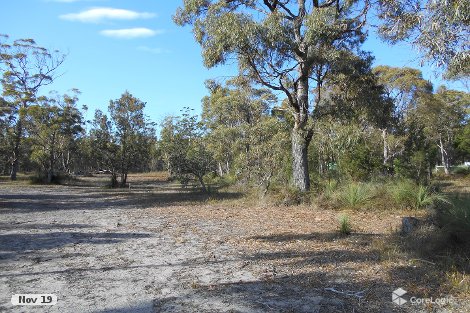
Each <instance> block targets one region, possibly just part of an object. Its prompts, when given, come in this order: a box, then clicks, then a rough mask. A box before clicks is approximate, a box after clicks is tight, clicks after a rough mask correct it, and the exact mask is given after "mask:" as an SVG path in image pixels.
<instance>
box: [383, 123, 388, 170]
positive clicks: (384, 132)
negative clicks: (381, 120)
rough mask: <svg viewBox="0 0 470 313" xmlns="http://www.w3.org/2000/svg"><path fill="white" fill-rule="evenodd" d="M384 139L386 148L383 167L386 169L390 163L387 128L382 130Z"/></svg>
mask: <svg viewBox="0 0 470 313" xmlns="http://www.w3.org/2000/svg"><path fill="white" fill-rule="evenodd" d="M382 138H383V148H384V153H383V165H384V166H385V168H386V167H387V163H388V145H387V129H386V128H384V129H382Z"/></svg>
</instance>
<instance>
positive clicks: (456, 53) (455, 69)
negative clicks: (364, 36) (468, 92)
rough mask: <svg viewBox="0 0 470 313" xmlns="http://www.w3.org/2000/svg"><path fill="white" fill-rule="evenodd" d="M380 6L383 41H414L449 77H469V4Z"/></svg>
mask: <svg viewBox="0 0 470 313" xmlns="http://www.w3.org/2000/svg"><path fill="white" fill-rule="evenodd" d="M378 5H379V6H378V12H379V17H380V18H381V19H382V22H383V23H382V24H381V25H380V27H379V33H380V34H381V35H382V37H383V38H385V39H386V40H389V41H391V42H397V41H401V40H406V41H410V42H411V43H413V45H414V46H417V47H418V48H419V49H420V50H421V52H422V58H423V59H424V60H426V61H429V62H431V63H434V64H436V65H437V66H439V67H442V68H443V69H444V70H445V71H447V73H446V74H447V77H451V78H459V77H465V76H468V75H469V55H468V42H467V37H468V16H469V13H470V7H469V5H468V2H466V1H453V2H451V3H449V2H446V1H433V0H426V1H420V2H419V5H416V4H415V3H414V2H411V1H405V0H381V1H379V2H378Z"/></svg>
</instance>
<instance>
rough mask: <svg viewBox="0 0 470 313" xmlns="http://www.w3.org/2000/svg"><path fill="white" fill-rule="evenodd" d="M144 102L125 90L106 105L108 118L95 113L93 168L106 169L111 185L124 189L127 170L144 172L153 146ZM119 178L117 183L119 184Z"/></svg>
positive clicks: (92, 133)
mask: <svg viewBox="0 0 470 313" xmlns="http://www.w3.org/2000/svg"><path fill="white" fill-rule="evenodd" d="M144 108H145V103H144V102H142V101H141V100H139V99H138V98H135V97H134V96H132V94H130V93H129V92H128V91H126V92H125V93H123V94H122V96H121V97H120V98H119V99H117V100H111V101H110V103H109V106H108V111H109V115H110V117H109V118H108V116H107V115H105V114H104V113H103V112H101V111H100V110H97V111H96V112H95V118H94V121H93V128H92V130H91V131H90V137H91V138H92V142H91V143H90V145H91V153H92V157H91V159H93V160H94V162H93V163H94V164H93V165H94V168H95V169H105V170H109V171H110V172H111V173H112V174H111V185H112V186H113V187H117V186H118V185H119V186H120V187H125V186H126V183H127V175H128V173H129V172H130V171H143V170H147V169H148V168H146V166H147V164H149V161H150V152H151V146H152V145H154V144H155V135H154V129H153V124H152V123H151V122H149V121H148V119H147V117H146V116H145V114H144ZM118 176H119V177H120V181H119V183H118V180H117V178H118Z"/></svg>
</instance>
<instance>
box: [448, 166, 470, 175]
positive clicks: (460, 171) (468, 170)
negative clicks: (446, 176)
mask: <svg viewBox="0 0 470 313" xmlns="http://www.w3.org/2000/svg"><path fill="white" fill-rule="evenodd" d="M452 174H455V175H469V174H470V166H458V167H457V168H455V169H453V170H452Z"/></svg>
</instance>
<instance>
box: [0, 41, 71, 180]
mask: <svg viewBox="0 0 470 313" xmlns="http://www.w3.org/2000/svg"><path fill="white" fill-rule="evenodd" d="M64 60H65V55H63V54H61V53H60V52H58V51H49V50H47V49H46V48H43V47H40V46H38V45H37V44H36V42H35V41H34V40H33V39H18V40H14V41H13V42H12V43H9V42H8V36H6V35H1V36H0V68H1V70H2V72H3V73H2V78H1V83H2V89H3V96H4V97H5V98H6V99H7V100H8V101H9V102H10V103H11V104H12V106H11V110H12V114H13V116H14V125H13V129H14V130H13V137H14V139H13V145H12V151H10V155H11V157H10V159H11V173H10V177H11V179H12V180H14V179H16V174H17V172H18V166H19V157H20V145H21V141H22V139H23V135H24V125H23V119H24V114H25V112H24V111H25V110H26V109H27V108H28V107H29V106H30V105H31V104H34V103H35V102H36V101H37V98H38V91H39V89H40V88H41V87H42V86H45V85H50V84H52V83H53V82H54V80H55V78H56V77H57V74H58V73H57V69H58V67H59V66H60V65H61V64H62V63H63V62H64Z"/></svg>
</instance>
